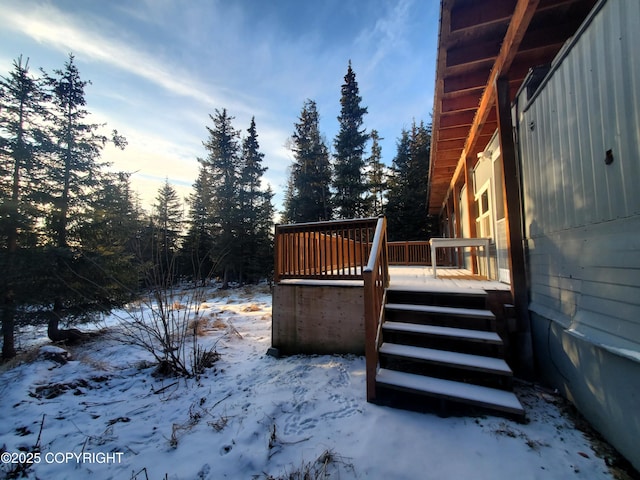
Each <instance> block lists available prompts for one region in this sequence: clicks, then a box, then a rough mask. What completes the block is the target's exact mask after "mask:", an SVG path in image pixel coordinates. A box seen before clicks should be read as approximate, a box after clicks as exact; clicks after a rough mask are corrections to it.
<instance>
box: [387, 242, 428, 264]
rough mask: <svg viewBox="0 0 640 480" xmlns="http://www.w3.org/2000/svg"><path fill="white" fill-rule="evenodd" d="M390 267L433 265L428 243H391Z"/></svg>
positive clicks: (389, 244)
mask: <svg viewBox="0 0 640 480" xmlns="http://www.w3.org/2000/svg"><path fill="white" fill-rule="evenodd" d="M387 245H388V246H389V265H431V249H430V248H429V242H428V241H412V242H389V243H388V244H387Z"/></svg>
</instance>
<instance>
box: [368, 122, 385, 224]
mask: <svg viewBox="0 0 640 480" xmlns="http://www.w3.org/2000/svg"><path fill="white" fill-rule="evenodd" d="M380 140H383V138H381V137H380V136H379V135H378V131H377V130H371V155H370V156H369V158H367V162H366V163H367V187H368V192H367V198H366V206H367V208H368V215H369V216H372V217H377V216H380V215H383V214H384V207H385V198H386V190H387V168H386V166H385V165H384V163H382V148H381V147H380V143H379V142H380Z"/></svg>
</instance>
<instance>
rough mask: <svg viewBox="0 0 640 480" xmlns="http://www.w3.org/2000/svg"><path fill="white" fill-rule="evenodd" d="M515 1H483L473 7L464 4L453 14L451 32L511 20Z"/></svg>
mask: <svg viewBox="0 0 640 480" xmlns="http://www.w3.org/2000/svg"><path fill="white" fill-rule="evenodd" d="M514 5H515V1H514V0H498V1H494V2H488V1H486V0H485V1H482V2H477V3H475V4H472V5H467V4H464V7H459V8H460V11H455V13H452V15H451V16H452V18H453V19H454V21H453V22H451V31H457V30H462V29H465V28H477V27H478V25H487V24H491V23H502V22H506V21H508V20H509V17H510V16H511V14H512V13H513V7H514Z"/></svg>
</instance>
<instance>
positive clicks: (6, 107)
mask: <svg viewBox="0 0 640 480" xmlns="http://www.w3.org/2000/svg"><path fill="white" fill-rule="evenodd" d="M47 99H48V97H47V94H46V92H45V90H44V88H43V86H42V83H41V81H40V80H39V79H38V78H35V77H33V76H32V75H31V74H30V72H29V61H28V60H27V61H25V62H24V63H23V61H22V57H19V58H18V59H17V60H15V61H14V62H13V71H12V72H10V74H9V75H8V76H7V77H0V102H1V103H0V238H1V239H2V244H1V245H0V268H1V269H2V272H3V274H2V276H1V278H2V280H0V290H1V291H2V305H1V306H0V308H1V310H0V312H1V315H2V331H3V339H4V340H3V344H2V357H3V358H11V357H13V356H14V355H15V353H16V352H15V347H14V337H13V330H14V318H15V308H16V303H20V302H21V298H22V297H23V296H24V294H25V293H26V292H25V288H24V287H25V283H26V282H27V279H26V277H24V275H25V269H24V268H23V267H22V268H19V264H21V263H23V260H24V258H23V259H22V261H21V260H20V259H18V258H17V257H18V256H24V255H22V254H23V252H22V251H21V249H23V248H25V247H27V248H28V247H33V246H34V245H36V244H37V236H36V231H35V225H36V221H37V215H38V212H37V210H36V208H35V207H36V205H38V204H39V200H40V199H39V198H38V189H37V185H38V175H42V168H43V166H42V155H43V151H42V147H43V144H44V143H45V133H44V128H43V124H44V118H45V116H46V111H45V108H44V105H45V103H46V101H47Z"/></svg>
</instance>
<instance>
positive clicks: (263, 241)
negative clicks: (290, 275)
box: [239, 118, 273, 281]
mask: <svg viewBox="0 0 640 480" xmlns="http://www.w3.org/2000/svg"><path fill="white" fill-rule="evenodd" d="M263 159H264V154H263V153H261V152H260V145H259V143H258V133H257V131H256V122H255V118H252V119H251V125H250V126H249V129H248V130H247V136H246V137H245V138H244V140H243V142H242V170H241V173H240V217H241V236H240V239H239V240H240V258H241V259H242V262H241V271H242V275H241V280H245V279H246V280H248V281H257V280H259V278H260V277H261V276H262V277H264V276H266V275H267V274H268V273H269V272H270V271H271V264H272V261H271V259H272V258H273V254H272V252H271V225H272V222H273V205H272V203H271V199H272V198H273V193H272V192H271V190H270V189H268V190H266V191H265V190H263V189H262V188H261V183H262V176H263V175H264V172H266V171H267V168H266V167H263V166H262V161H263Z"/></svg>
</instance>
